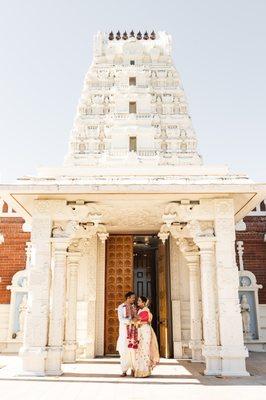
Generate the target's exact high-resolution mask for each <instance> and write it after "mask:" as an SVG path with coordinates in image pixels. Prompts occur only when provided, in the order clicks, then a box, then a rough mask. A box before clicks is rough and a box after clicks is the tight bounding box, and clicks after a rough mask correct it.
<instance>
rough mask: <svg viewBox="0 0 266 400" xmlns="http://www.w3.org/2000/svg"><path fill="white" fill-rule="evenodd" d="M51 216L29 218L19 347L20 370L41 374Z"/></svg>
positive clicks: (48, 273) (48, 288)
mask: <svg viewBox="0 0 266 400" xmlns="http://www.w3.org/2000/svg"><path fill="white" fill-rule="evenodd" d="M51 228H52V224H51V219H50V218H49V217H48V216H40V217H37V216H36V217H35V216H34V217H33V223H32V232H31V242H32V260H31V265H30V266H29V268H28V271H29V272H28V274H29V275H28V304H27V312H26V316H25V324H24V338H23V346H22V348H21V349H20V356H21V357H22V367H23V373H26V374H30V375H36V376H43V375H45V360H46V356H47V348H46V346H47V333H48V318H49V295H50V293H49V292H50V263H51V243H50V236H51Z"/></svg>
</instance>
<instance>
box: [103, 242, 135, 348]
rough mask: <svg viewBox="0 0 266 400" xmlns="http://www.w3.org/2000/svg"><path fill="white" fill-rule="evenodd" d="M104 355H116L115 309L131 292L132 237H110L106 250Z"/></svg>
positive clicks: (116, 325) (116, 328)
mask: <svg viewBox="0 0 266 400" xmlns="http://www.w3.org/2000/svg"><path fill="white" fill-rule="evenodd" d="M106 250H107V251H106V281H105V354H115V353H116V342H117V338H118V328H119V323H118V319H117V311H116V308H117V307H118V306H119V304H121V303H123V301H124V300H125V293H126V292H128V291H130V290H133V236H131V235H111V236H110V237H109V239H108V240H107V249H106Z"/></svg>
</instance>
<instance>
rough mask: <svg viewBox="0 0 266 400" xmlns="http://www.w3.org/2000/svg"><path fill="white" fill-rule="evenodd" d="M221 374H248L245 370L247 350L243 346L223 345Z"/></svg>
mask: <svg viewBox="0 0 266 400" xmlns="http://www.w3.org/2000/svg"><path fill="white" fill-rule="evenodd" d="M221 357H222V373H221V375H222V376H249V373H248V372H247V370H246V357H248V350H247V349H245V348H243V346H239V347H237V346H223V347H222V349H221Z"/></svg>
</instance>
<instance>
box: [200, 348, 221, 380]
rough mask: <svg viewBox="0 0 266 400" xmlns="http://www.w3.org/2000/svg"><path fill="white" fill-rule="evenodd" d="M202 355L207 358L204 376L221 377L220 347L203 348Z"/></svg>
mask: <svg viewBox="0 0 266 400" xmlns="http://www.w3.org/2000/svg"><path fill="white" fill-rule="evenodd" d="M202 355H203V356H204V357H205V363H206V366H205V370H204V375H221V369H222V367H221V365H222V364H221V356H220V347H219V346H207V345H206V346H203V347H202Z"/></svg>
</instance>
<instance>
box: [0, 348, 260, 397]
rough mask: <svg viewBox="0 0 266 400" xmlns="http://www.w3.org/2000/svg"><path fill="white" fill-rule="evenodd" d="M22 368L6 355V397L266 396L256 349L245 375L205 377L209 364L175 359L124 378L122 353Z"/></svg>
mask: <svg viewBox="0 0 266 400" xmlns="http://www.w3.org/2000/svg"><path fill="white" fill-rule="evenodd" d="M19 369H20V360H19V358H18V357H16V356H11V355H10V356H3V355H2V356H1V355H0V399H1V400H13V399H16V400H18V399H19V400H24V399H25V400H48V399H49V400H53V399H56V400H70V399H71V400H83V399H86V400H89V399H93V400H157V399H158V400H159V399H160V400H175V399H178V400H183V399H189V400H194V399H195V400H196V399H197V400H201V399H204V400H220V399H221V400H231V399H234V400H238V399H239V397H240V396H241V397H242V399H241V400H250V399H252V400H262V399H263V400H265V399H266V353H251V354H250V358H249V360H248V370H249V372H250V374H251V376H250V377H245V378H218V377H207V376H203V375H202V373H203V369H204V365H203V364H201V363H191V362H189V361H175V360H162V361H161V363H160V365H159V366H158V367H156V369H155V370H154V372H153V375H152V377H150V378H145V379H135V378H131V377H127V378H120V377H119V374H120V368H119V360H118V359H116V358H103V359H95V360H88V361H80V362H78V363H76V364H64V366H63V369H64V374H63V375H62V376H60V377H43V378H37V377H36V378H35V377H25V376H21V375H19Z"/></svg>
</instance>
